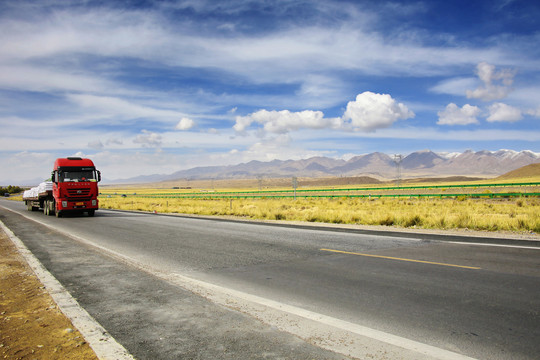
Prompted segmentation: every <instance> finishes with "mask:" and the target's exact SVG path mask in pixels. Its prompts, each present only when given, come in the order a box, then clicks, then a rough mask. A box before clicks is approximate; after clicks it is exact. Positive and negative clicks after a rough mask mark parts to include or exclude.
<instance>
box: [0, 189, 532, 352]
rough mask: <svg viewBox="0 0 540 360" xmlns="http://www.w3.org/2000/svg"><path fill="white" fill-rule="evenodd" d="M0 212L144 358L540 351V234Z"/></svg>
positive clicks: (4, 207)
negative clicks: (507, 236) (510, 242)
mask: <svg viewBox="0 0 540 360" xmlns="http://www.w3.org/2000/svg"><path fill="white" fill-rule="evenodd" d="M8 209H10V210H8ZM23 216H24V217H23ZM0 220H2V221H3V222H4V223H5V224H6V225H7V226H8V227H9V228H11V230H12V231H14V232H15V234H16V235H17V236H18V237H19V238H21V240H22V241H23V242H24V243H25V244H26V246H27V247H28V248H29V249H30V250H31V251H32V252H33V253H34V254H35V255H36V256H37V257H38V259H40V261H41V262H42V263H43V264H44V265H45V267H47V269H48V270H49V271H50V272H51V273H52V274H53V275H54V276H55V277H57V279H59V280H60V282H61V283H62V284H63V285H64V286H65V287H66V288H67V289H68V290H69V291H70V293H71V294H73V296H74V297H75V298H76V299H77V300H78V302H79V303H80V304H81V305H82V306H83V307H84V308H85V309H86V310H87V311H88V312H89V313H90V314H91V315H92V316H93V317H94V318H95V319H96V320H97V321H98V322H99V323H100V324H101V325H103V326H104V327H105V328H106V329H107V330H108V331H109V332H110V333H111V334H112V335H113V336H114V337H115V338H116V340H117V341H119V342H120V343H121V344H122V345H124V347H125V348H126V349H128V351H130V352H131V353H132V354H133V355H134V356H135V357H137V358H141V359H142V358H148V359H150V358H152V359H158V358H162V359H170V358H200V359H203V358H231V359H232V358H295V359H301V358H306V359H308V358H309V359H313V358H317V359H331V358H343V357H344V356H349V357H359V358H366V357H373V358H381V359H383V358H389V359H391V358H396V357H399V358H411V359H417V358H466V357H471V358H478V359H508V358H512V359H537V358H539V356H540V314H539V312H540V248H539V247H537V246H538V245H537V243H536V244H534V243H531V245H534V246H523V244H518V245H519V246H518V247H506V246H490V245H486V244H460V243H454V242H451V241H448V240H458V241H463V240H466V241H470V239H459V238H456V239H452V238H445V239H444V240H445V241H441V238H439V237H437V236H435V235H433V236H420V235H418V236H416V235H414V234H412V235H411V234H403V235H401V236H400V235H399V234H395V233H390V234H385V233H368V232H354V231H336V230H334V229H322V228H309V227H306V228H305V227H300V228H297V227H288V226H272V225H267V224H254V223H243V222H234V221H219V220H212V219H199V218H189V217H178V216H161V215H153V214H138V213H128V212H116V211H104V210H100V211H99V212H97V213H96V216H95V217H93V218H89V217H86V216H73V217H66V218H60V219H57V218H55V217H47V216H45V215H44V214H42V213H38V212H28V211H26V209H25V208H24V206H23V204H22V203H16V202H9V201H6V200H2V202H1V203H0ZM35 221H38V222H39V223H36V222H35ZM390 235H391V236H390ZM482 241H484V242H489V240H488V239H475V240H474V242H482ZM199 295H200V296H199ZM314 345H316V346H314Z"/></svg>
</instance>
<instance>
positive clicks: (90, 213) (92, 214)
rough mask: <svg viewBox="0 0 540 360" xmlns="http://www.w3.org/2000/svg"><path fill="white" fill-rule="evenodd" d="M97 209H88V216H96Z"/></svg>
mask: <svg viewBox="0 0 540 360" xmlns="http://www.w3.org/2000/svg"><path fill="white" fill-rule="evenodd" d="M95 213H96V210H88V216H94V214H95Z"/></svg>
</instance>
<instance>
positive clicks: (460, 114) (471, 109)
mask: <svg viewBox="0 0 540 360" xmlns="http://www.w3.org/2000/svg"><path fill="white" fill-rule="evenodd" d="M437 115H438V116H439V121H437V124H438V125H469V124H478V119H477V118H476V117H477V116H478V115H480V108H478V107H477V106H471V105H469V104H466V105H463V107H462V108H459V107H458V106H457V105H456V104H454V103H450V104H448V105H447V106H446V109H445V110H444V111H439V112H438V113H437Z"/></svg>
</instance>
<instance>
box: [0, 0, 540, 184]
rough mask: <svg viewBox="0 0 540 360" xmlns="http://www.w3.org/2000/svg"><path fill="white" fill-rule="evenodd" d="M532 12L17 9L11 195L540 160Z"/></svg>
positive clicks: (3, 29)
mask: <svg viewBox="0 0 540 360" xmlns="http://www.w3.org/2000/svg"><path fill="white" fill-rule="evenodd" d="M539 19H540V4H538V3H537V2H533V1H518V0H515V1H512V0H504V1H502V0H501V1H497V0H495V1H493V0H492V1H470V0H468V1H444V2H440V1H418V2H415V1H345V0H339V1H337V0H335V1H330V0H324V1H323V0H321V1H317V0H315V1H280V0H277V1H232V0H231V1H228V0H222V1H209V0H208V1H207V0H186V1H116V2H115V1H61V0H42V1H39V2H36V1H24V0H22V1H21V0H13V1H11V0H4V1H2V2H0V125H1V128H2V131H1V132H0V144H1V145H0V153H1V156H0V167H1V168H2V169H3V170H2V171H1V172H0V174H1V175H0V184H10V183H13V184H15V183H17V182H21V181H25V180H27V179H34V178H40V177H43V178H45V177H47V175H48V174H49V173H50V170H51V166H52V163H53V161H54V159H55V158H56V157H65V156H71V155H81V156H87V157H90V158H92V159H93V160H94V161H95V163H96V164H97V166H98V168H100V169H101V170H102V172H103V175H104V177H106V178H108V179H118V178H127V177H131V176H136V175H144V174H154V173H161V174H169V173H172V172H174V171H177V170H181V169H187V168H191V167H195V166H210V165H223V164H237V163H241V162H247V161H251V160H261V161H269V160H274V159H283V160H284V159H300V158H308V157H312V156H328V157H334V158H344V159H348V158H350V157H351V156H353V155H359V154H364V153H369V152H374V151H380V152H384V153H388V154H394V153H401V154H405V155H406V154H408V153H410V152H413V151H416V150H423V149H431V150H433V151H437V152H462V151H464V150H467V149H472V150H498V149H512V150H517V151H519V150H532V151H534V152H540V81H539V80H540V47H539V46H538V44H539V43H540V22H539Z"/></svg>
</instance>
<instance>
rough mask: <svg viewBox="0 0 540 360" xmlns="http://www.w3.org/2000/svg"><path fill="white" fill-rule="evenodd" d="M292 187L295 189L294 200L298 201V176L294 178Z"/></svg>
mask: <svg viewBox="0 0 540 360" xmlns="http://www.w3.org/2000/svg"><path fill="white" fill-rule="evenodd" d="M292 186H293V189H294V200H296V188H297V187H298V179H297V178H296V176H293V178H292Z"/></svg>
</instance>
